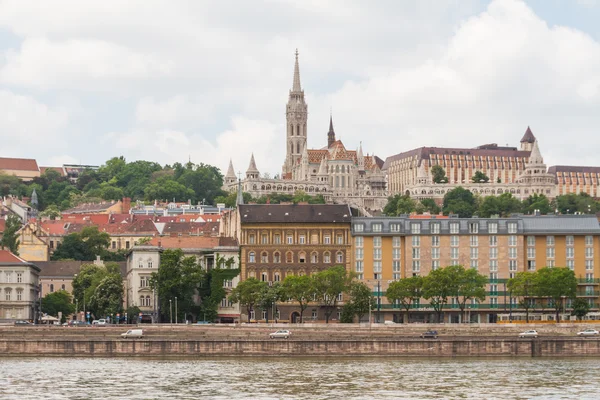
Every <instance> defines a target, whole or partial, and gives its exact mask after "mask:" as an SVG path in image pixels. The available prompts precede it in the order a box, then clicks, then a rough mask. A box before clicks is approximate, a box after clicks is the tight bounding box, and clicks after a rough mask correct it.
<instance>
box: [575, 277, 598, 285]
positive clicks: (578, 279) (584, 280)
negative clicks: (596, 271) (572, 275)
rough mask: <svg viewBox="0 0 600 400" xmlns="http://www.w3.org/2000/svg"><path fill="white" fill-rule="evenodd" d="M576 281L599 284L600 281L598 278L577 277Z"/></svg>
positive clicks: (581, 283)
mask: <svg viewBox="0 0 600 400" xmlns="http://www.w3.org/2000/svg"><path fill="white" fill-rule="evenodd" d="M577 283H578V284H580V285H583V284H588V285H589V284H590V283H592V284H599V283H600V278H577Z"/></svg>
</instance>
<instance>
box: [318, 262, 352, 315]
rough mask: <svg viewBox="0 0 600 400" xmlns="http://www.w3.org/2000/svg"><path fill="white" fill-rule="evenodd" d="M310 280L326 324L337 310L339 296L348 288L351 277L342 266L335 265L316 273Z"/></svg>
mask: <svg viewBox="0 0 600 400" xmlns="http://www.w3.org/2000/svg"><path fill="white" fill-rule="evenodd" d="M312 280H313V289H314V292H315V294H316V297H317V301H320V302H321V304H322V306H323V307H324V308H325V323H326V324H328V323H329V318H330V317H331V314H332V313H333V311H334V310H336V309H337V304H338V301H339V295H340V294H342V293H345V292H346V291H347V290H348V288H349V286H350V282H351V281H352V275H351V274H348V272H347V271H346V268H345V267H344V266H342V265H336V266H335V267H331V268H328V269H326V270H323V271H320V272H318V273H316V274H315V275H313V277H312Z"/></svg>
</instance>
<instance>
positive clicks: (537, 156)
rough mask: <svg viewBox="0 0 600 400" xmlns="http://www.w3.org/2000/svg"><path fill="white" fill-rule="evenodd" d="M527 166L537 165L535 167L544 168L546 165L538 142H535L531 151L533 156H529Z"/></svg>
mask: <svg viewBox="0 0 600 400" xmlns="http://www.w3.org/2000/svg"><path fill="white" fill-rule="evenodd" d="M527 165H528V166H529V165H531V166H533V165H535V166H542V165H544V159H543V158H542V153H541V152H540V148H539V146H538V141H537V140H535V141H534V142H533V147H532V149H531V154H529V161H528V162H527ZM544 167H545V165H544Z"/></svg>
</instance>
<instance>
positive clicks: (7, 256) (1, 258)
mask: <svg viewBox="0 0 600 400" xmlns="http://www.w3.org/2000/svg"><path fill="white" fill-rule="evenodd" d="M0 263H11V264H24V263H27V261H25V260H23V259H22V258H21V257H18V256H16V255H14V254H13V253H11V252H10V251H9V250H2V249H0Z"/></svg>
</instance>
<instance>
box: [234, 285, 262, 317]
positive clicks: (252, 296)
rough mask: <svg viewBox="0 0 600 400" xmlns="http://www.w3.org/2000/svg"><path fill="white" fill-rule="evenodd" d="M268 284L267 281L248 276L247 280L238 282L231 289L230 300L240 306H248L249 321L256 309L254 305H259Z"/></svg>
mask: <svg viewBox="0 0 600 400" xmlns="http://www.w3.org/2000/svg"><path fill="white" fill-rule="evenodd" d="M266 286H267V283H266V282H262V281H259V280H258V279H256V278H248V279H246V280H245V281H242V282H240V283H238V285H237V286H236V287H235V288H233V290H232V291H231V294H230V295H229V300H230V301H231V302H232V303H239V305H240V307H245V308H246V314H247V315H248V322H250V314H251V313H252V310H254V307H255V306H257V305H258V303H259V301H260V300H261V295H262V293H263V291H264V290H265V287H266Z"/></svg>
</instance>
